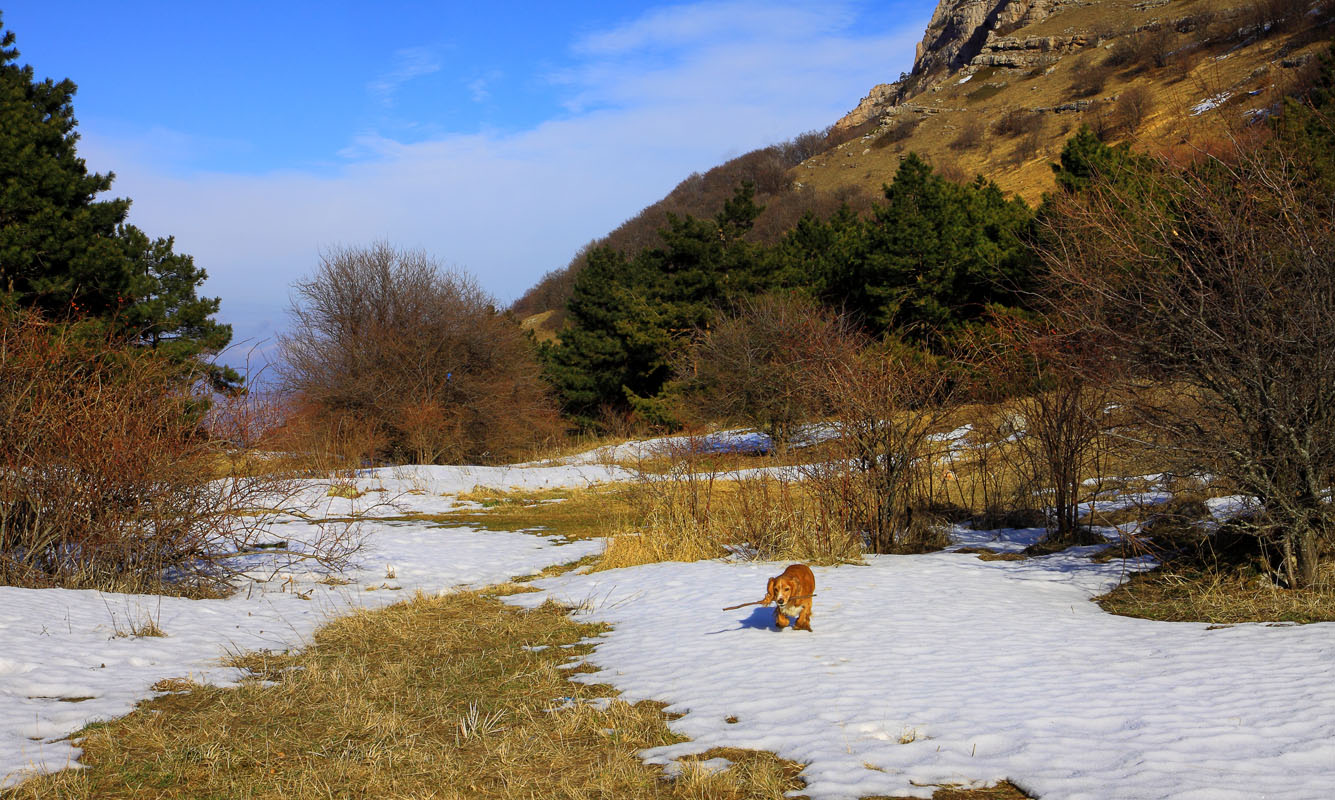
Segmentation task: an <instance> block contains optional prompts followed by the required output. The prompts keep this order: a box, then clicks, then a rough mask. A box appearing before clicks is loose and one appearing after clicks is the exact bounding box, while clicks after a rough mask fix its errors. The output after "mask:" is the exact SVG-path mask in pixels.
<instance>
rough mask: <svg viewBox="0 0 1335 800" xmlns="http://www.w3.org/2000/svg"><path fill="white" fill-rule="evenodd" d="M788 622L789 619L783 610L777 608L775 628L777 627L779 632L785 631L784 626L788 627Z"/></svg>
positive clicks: (775, 611) (775, 610)
mask: <svg viewBox="0 0 1335 800" xmlns="http://www.w3.org/2000/svg"><path fill="white" fill-rule="evenodd" d="M788 622H789V620H788V617H786V616H784V614H783V609H782V608H775V609H774V626H775V627H777V628H778V629H779V630H783V628H784V626H785V625H787V624H788Z"/></svg>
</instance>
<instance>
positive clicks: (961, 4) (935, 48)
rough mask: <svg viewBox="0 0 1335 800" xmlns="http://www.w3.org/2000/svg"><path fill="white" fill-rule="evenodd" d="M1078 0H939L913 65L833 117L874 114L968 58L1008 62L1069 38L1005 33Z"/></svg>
mask: <svg viewBox="0 0 1335 800" xmlns="http://www.w3.org/2000/svg"><path fill="white" fill-rule="evenodd" d="M1074 1H1078V0H940V3H939V4H938V5H937V7H936V12H935V13H934V14H932V20H931V22H929V23H928V25H927V32H926V33H925V34H924V35H923V37H922V41H921V42H919V43H918V49H917V53H916V54H915V56H914V60H913V71H912V72H910V73H908V74H907V75H905V76H903V77H902V78H901V79H900V80H899V81H896V82H895V83H883V84H880V85H878V86H876V87H874V88H873V89H872V90H871V92H870V93H869V94H868V95H867V97H865V98H863V100H862V102H861V103H859V104H858V107H857V108H855V109H853V111H851V112H850V113H849V114H848V115H847V116H845V117H844V118H843V119H841V120H839V122H837V123H835V125H836V127H841V128H845V127H852V126H856V125H860V124H862V123H864V122H867V121H868V120H872V119H876V118H877V116H878V115H879V113H880V112H881V111H882V110H883V109H884V108H885V107H887V106H889V105H894V104H896V103H898V102H900V101H902V100H905V99H907V98H910V97H912V96H914V95H916V94H919V93H920V92H922V91H924V90H926V89H927V88H929V87H930V86H931V85H932V84H933V83H934V82H936V81H938V80H940V79H941V78H942V77H944V76H946V75H949V74H951V73H953V72H955V71H957V70H959V69H961V68H963V67H965V66H968V65H969V64H972V63H974V62H975V60H977V61H978V63H980V64H982V63H988V64H992V63H996V64H1003V63H1005V64H1009V63H1010V62H1013V61H1016V60H1017V59H1023V58H1025V53H1026V51H1027V52H1029V53H1032V52H1043V51H1047V50H1051V49H1057V48H1061V47H1063V46H1064V45H1066V44H1069V43H1062V42H1057V41H1045V40H1044V41H1032V42H1031V41H1027V40H1012V39H1010V38H1008V37H1007V35H1006V34H1008V33H1010V32H1011V31H1014V30H1016V29H1017V28H1020V27H1022V26H1025V25H1030V24H1033V23H1035V22H1039V21H1041V20H1043V19H1044V18H1045V17H1047V16H1048V15H1050V14H1051V13H1052V12H1053V11H1055V10H1057V9H1058V8H1060V7H1062V6H1063V5H1069V4H1070V3H1071V2H1074Z"/></svg>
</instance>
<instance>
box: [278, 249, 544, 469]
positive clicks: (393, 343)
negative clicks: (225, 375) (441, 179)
mask: <svg viewBox="0 0 1335 800" xmlns="http://www.w3.org/2000/svg"><path fill="white" fill-rule="evenodd" d="M296 290H297V299H296V300H295V301H294V303H293V307H292V309H291V314H292V318H293V322H294V325H293V326H292V332H291V333H289V334H287V335H285V336H283V337H281V338H280V340H279V347H280V353H281V356H282V359H283V365H282V367H281V370H280V374H281V375H282V377H283V381H284V384H285V386H286V388H287V389H288V390H289V391H291V392H292V393H294V394H296V395H298V396H300V398H302V402H303V403H304V404H305V407H306V411H307V414H309V415H310V419H308V420H307V421H306V423H305V424H308V425H309V424H310V423H312V422H314V423H315V424H316V427H317V428H318V427H320V426H321V424H322V425H323V426H324V427H325V429H326V430H327V431H330V433H326V434H321V435H319V436H317V439H318V438H322V437H323V438H326V439H332V438H340V437H342V434H335V433H333V432H334V431H363V432H366V429H368V428H369V431H370V432H373V434H374V435H371V436H363V435H360V434H359V435H358V436H356V437H352V438H355V439H359V440H361V441H362V442H364V443H368V444H369V443H378V444H379V446H378V447H377V452H376V453H375V456H377V457H380V458H386V459H391V460H398V461H405V460H412V461H418V462H426V463H441V462H447V461H448V462H456V463H458V462H497V461H503V460H505V459H508V458H512V457H515V456H519V455H522V454H524V453H525V452H526V451H527V449H528V448H531V447H533V446H535V445H537V444H538V443H539V442H541V441H543V440H545V439H546V438H549V437H552V436H556V435H559V433H560V430H561V426H560V423H559V421H558V419H557V416H556V411H555V408H554V406H553V405H552V404H551V402H550V401H549V398H548V395H547V392H546V389H545V386H544V384H543V383H542V382H541V380H540V378H539V371H538V366H537V363H536V361H535V359H534V357H533V353H532V350H531V346H530V344H529V342H528V340H527V339H526V337H525V336H524V334H523V332H522V331H521V330H520V328H519V325H518V324H517V323H516V322H515V321H514V319H513V318H511V317H509V316H507V315H505V314H502V313H499V312H498V311H497V310H496V308H495V304H494V302H493V301H492V299H491V298H490V297H488V296H487V295H486V294H485V293H484V292H483V291H482V290H481V289H480V288H478V286H477V284H476V283H475V282H474V281H473V279H472V278H471V277H467V276H465V275H462V274H459V273H455V272H446V271H443V270H441V269H440V267H439V266H438V265H437V263H436V262H435V261H434V260H432V259H430V258H428V257H427V256H425V255H424V254H422V253H415V252H402V251H397V250H394V249H393V248H392V247H390V246H389V245H388V244H386V243H383V242H382V243H378V244H375V245H372V246H370V247H366V248H348V249H338V250H333V251H331V252H329V253H327V254H326V255H325V256H324V257H322V258H321V261H320V266H319V268H318V269H317V271H316V274H315V275H314V276H313V277H312V278H311V279H309V280H307V281H303V282H301V283H298V284H297V287H296Z"/></svg>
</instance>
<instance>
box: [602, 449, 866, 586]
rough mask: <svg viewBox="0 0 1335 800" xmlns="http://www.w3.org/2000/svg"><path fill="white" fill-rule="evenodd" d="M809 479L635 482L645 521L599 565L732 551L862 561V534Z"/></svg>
mask: <svg viewBox="0 0 1335 800" xmlns="http://www.w3.org/2000/svg"><path fill="white" fill-rule="evenodd" d="M813 489H814V487H813V486H812V485H811V484H810V483H809V482H807V481H796V480H781V479H775V478H766V477H760V478H747V479H743V480H733V479H722V478H720V477H718V476H715V475H713V474H700V473H694V472H684V473H679V474H676V475H671V476H667V477H664V478H653V477H650V478H647V479H645V480H642V481H640V482H639V483H637V484H635V485H634V486H632V487H631V488H630V489H629V490H628V492H627V495H628V502H629V504H630V507H631V508H632V509H634V512H635V513H634V518H635V520H636V521H637V522H638V525H637V526H636V527H635V528H633V529H626V530H622V531H620V532H619V533H617V535H615V536H613V537H612V538H611V539H610V540H609V541H608V544H607V550H606V552H604V554H603V557H602V559H601V560H600V561H599V563H598V568H599V569H615V568H618V567H630V566H636V565H638V564H648V563H653V562H658V561H700V560H703V559H709V558H719V557H722V556H726V555H729V554H730V553H732V554H739V555H749V556H754V557H757V558H764V559H773V560H797V561H806V562H809V563H814V564H834V563H842V562H857V561H861V559H862V552H861V551H862V542H861V538H860V537H858V536H855V535H851V534H849V533H848V532H847V531H846V530H844V529H843V527H842V521H841V520H840V519H838V518H837V517H836V516H835V515H834V514H832V513H830V511H829V509H828V508H826V507H824V505H823V504H822V503H821V499H820V498H819V497H818V496H817V493H816V492H815V491H814V490H813Z"/></svg>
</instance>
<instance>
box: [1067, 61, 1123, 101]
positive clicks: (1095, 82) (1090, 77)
mask: <svg viewBox="0 0 1335 800" xmlns="http://www.w3.org/2000/svg"><path fill="white" fill-rule="evenodd" d="M1113 69H1114V68H1113V67H1110V66H1109V65H1108V64H1106V63H1099V64H1091V63H1089V62H1088V61H1085V62H1082V63H1079V64H1077V65H1076V68H1075V78H1074V79H1073V80H1072V81H1071V95H1072V96H1073V97H1075V98H1077V99H1084V98H1087V97H1094V96H1095V95H1098V94H1102V93H1103V87H1104V85H1105V84H1107V83H1108V78H1110V77H1112V73H1113Z"/></svg>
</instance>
